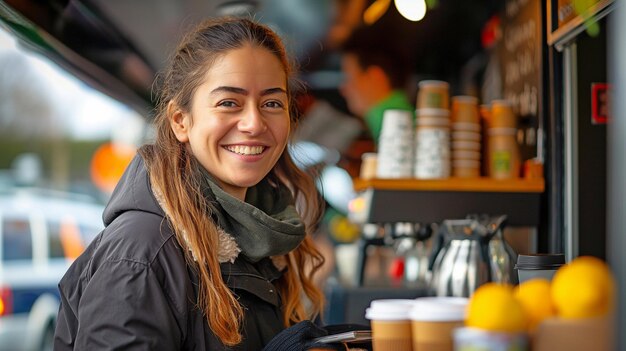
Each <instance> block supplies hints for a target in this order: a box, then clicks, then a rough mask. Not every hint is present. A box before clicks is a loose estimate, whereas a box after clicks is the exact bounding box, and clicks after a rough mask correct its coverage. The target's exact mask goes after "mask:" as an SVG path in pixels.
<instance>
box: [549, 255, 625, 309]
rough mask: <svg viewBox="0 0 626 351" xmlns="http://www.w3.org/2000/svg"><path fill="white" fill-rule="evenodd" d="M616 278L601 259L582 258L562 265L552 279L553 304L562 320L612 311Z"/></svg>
mask: <svg viewBox="0 0 626 351" xmlns="http://www.w3.org/2000/svg"><path fill="white" fill-rule="evenodd" d="M614 299H615V279H614V277H613V275H612V274H611V270H610V269H609V266H608V265H607V264H606V263H605V262H604V261H602V260H601V259H599V258H596V257H591V256H581V257H578V258H576V259H574V260H572V261H571V262H570V263H569V264H567V265H565V266H562V267H561V268H559V270H558V271H557V272H556V274H555V275H554V278H553V279H552V301H553V303H554V305H555V306H556V309H557V313H558V315H559V317H563V318H570V319H578V318H590V317H599V316H604V315H606V314H607V313H609V311H610V310H611V309H612V308H613V305H614Z"/></svg>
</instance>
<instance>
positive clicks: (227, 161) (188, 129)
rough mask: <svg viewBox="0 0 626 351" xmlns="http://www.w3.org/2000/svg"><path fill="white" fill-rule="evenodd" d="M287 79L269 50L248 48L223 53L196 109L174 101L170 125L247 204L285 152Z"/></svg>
mask: <svg viewBox="0 0 626 351" xmlns="http://www.w3.org/2000/svg"><path fill="white" fill-rule="evenodd" d="M286 89H287V76H286V74H285V69H284V68H283V66H282V63H281V62H280V60H279V59H278V58H277V57H276V56H275V55H274V54H272V53H271V52H269V51H268V50H267V49H265V48H262V47H259V46H253V45H249V44H248V45H246V46H244V47H241V48H238V49H234V50H231V51H229V52H227V53H225V54H224V55H222V56H221V57H220V58H219V59H218V60H216V62H215V63H214V64H213V66H211V68H210V69H209V70H208V71H207V73H206V74H205V76H204V83H203V84H201V85H200V86H199V87H198V88H197V89H196V91H195V93H194V96H193V98H192V102H191V109H190V111H185V110H184V107H181V106H177V104H176V102H175V101H171V102H170V106H168V109H169V110H170V111H173V113H172V116H171V117H170V124H171V127H172V129H173V130H174V133H175V134H176V138H177V139H178V141H180V142H181V143H184V144H185V145H186V146H187V147H188V148H189V151H190V152H191V153H192V154H193V155H194V156H195V158H196V159H197V160H198V161H199V162H200V164H201V165H202V166H203V167H204V168H205V169H206V170H207V171H208V172H209V173H210V174H212V175H213V176H214V177H215V179H216V181H217V182H218V183H219V185H220V186H221V187H222V188H223V189H224V190H225V191H226V192H228V193H229V194H230V195H232V196H234V197H236V198H238V199H239V200H242V201H243V200H244V199H245V195H246V190H247V188H249V187H251V186H254V185H255V184H257V183H258V182H259V181H260V180H261V179H263V178H264V177H265V176H266V175H267V174H268V173H269V172H270V170H271V169H272V168H273V167H274V165H275V164H276V161H278V158H279V157H280V156H281V154H282V153H283V152H284V150H285V146H286V145H287V137H288V136H289V124H290V123H289V111H288V109H287V107H288V105H289V101H288V96H287V90H286Z"/></svg>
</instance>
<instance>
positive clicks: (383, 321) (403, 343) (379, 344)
mask: <svg viewBox="0 0 626 351" xmlns="http://www.w3.org/2000/svg"><path fill="white" fill-rule="evenodd" d="M414 303H415V300H404V299H389V300H374V301H372V302H371V304H370V307H369V308H368V309H366V310H365V318H367V319H369V320H370V321H371V326H372V346H373V348H374V351H412V346H411V340H412V339H411V320H410V319H409V313H410V311H411V308H412V307H413V304H414Z"/></svg>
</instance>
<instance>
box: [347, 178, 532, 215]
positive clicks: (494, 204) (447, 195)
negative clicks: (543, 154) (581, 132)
mask: <svg viewBox="0 0 626 351" xmlns="http://www.w3.org/2000/svg"><path fill="white" fill-rule="evenodd" d="M354 188H355V189H356V190H357V191H359V192H360V193H361V196H362V197H363V198H364V199H365V203H366V206H365V207H364V208H363V211H361V212H360V213H361V216H359V218H361V220H363V221H365V222H370V223H381V222H403V221H416V222H427V223H433V222H440V221H442V220H444V219H449V218H465V216H467V215H468V214H489V215H501V214H506V215H507V216H508V223H509V224H511V225H521V226H537V225H538V224H539V222H540V218H539V216H540V213H539V207H540V204H541V195H542V193H543V191H544V180H543V179H510V180H496V179H490V178H474V179H466V178H449V179H428V180H425V179H369V180H363V179H354Z"/></svg>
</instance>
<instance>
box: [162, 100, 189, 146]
mask: <svg viewBox="0 0 626 351" xmlns="http://www.w3.org/2000/svg"><path fill="white" fill-rule="evenodd" d="M167 116H168V117H167V118H168V119H169V121H170V127H171V128H172V131H173V132H174V135H176V139H178V141H180V142H181V143H186V142H188V141H189V129H190V127H191V117H190V116H189V114H188V113H185V112H183V111H182V110H181V109H180V108H178V106H177V105H176V103H174V101H170V102H169V103H168V104H167Z"/></svg>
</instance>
